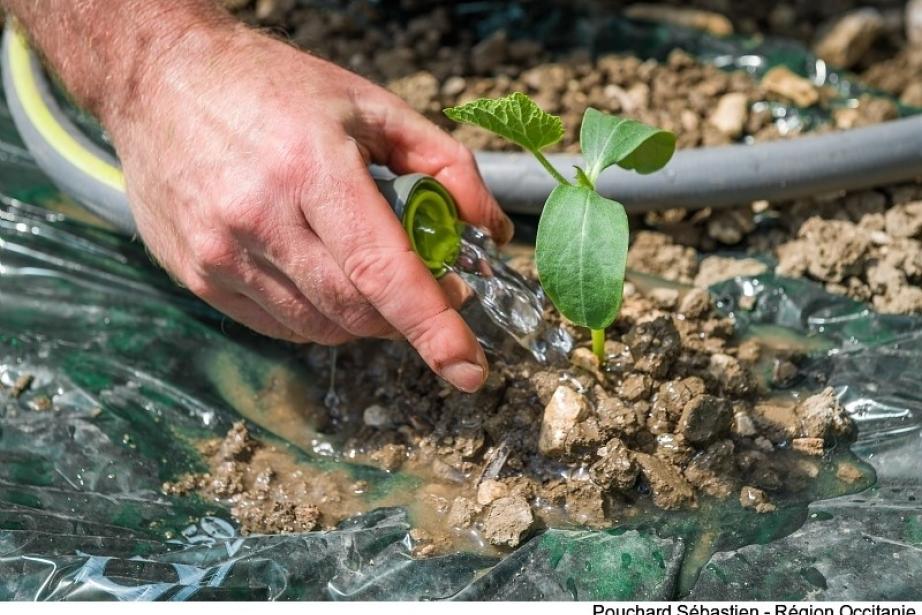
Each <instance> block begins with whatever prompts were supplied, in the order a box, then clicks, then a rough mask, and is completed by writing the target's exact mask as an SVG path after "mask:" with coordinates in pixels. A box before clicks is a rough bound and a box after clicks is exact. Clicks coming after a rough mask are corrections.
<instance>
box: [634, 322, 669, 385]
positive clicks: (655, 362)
mask: <svg viewBox="0 0 922 615" xmlns="http://www.w3.org/2000/svg"><path fill="white" fill-rule="evenodd" d="M623 339H624V341H625V342H626V343H627V345H628V346H630V348H631V355H632V356H633V357H634V369H636V370H637V371H640V372H645V373H648V374H650V375H652V376H654V377H656V378H662V377H665V376H666V375H667V374H668V373H669V370H670V368H671V367H672V365H673V363H675V360H676V358H677V357H678V355H679V349H680V347H681V340H680V337H679V332H678V330H677V329H676V327H675V324H674V323H673V322H672V318H670V317H668V316H659V317H657V318H655V319H653V320H650V321H647V322H642V323H638V324H635V325H634V326H633V327H631V329H630V330H629V331H628V332H627V334H625V336H624V338H623Z"/></svg>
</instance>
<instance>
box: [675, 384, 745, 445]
mask: <svg viewBox="0 0 922 615" xmlns="http://www.w3.org/2000/svg"><path fill="white" fill-rule="evenodd" d="M732 420H733V417H732V415H731V413H730V404H729V403H728V402H727V401H726V400H724V399H720V398H718V397H714V396H713V395H698V396H696V397H694V398H692V400H691V401H689V402H688V403H687V404H686V405H685V409H684V410H683V411H682V417H681V418H680V419H679V425H678V429H677V432H678V433H680V434H682V435H683V436H684V437H685V439H686V440H688V441H689V442H691V443H692V444H696V445H703V444H708V443H709V442H712V441H714V440H715V439H716V438H717V437H719V436H720V435H722V434H724V433H726V432H727V431H728V430H729V429H730V424H731V422H732Z"/></svg>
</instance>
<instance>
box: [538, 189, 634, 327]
mask: <svg viewBox="0 0 922 615" xmlns="http://www.w3.org/2000/svg"><path fill="white" fill-rule="evenodd" d="M627 247H628V222H627V214H625V212H624V207H623V206H622V205H621V203H618V202H616V201H612V200H610V199H606V198H604V197H602V196H599V194H598V193H596V192H594V191H592V190H590V189H588V188H585V187H582V186H557V187H556V188H555V189H554V191H553V192H552V193H551V195H550V196H549V197H548V199H547V203H545V205H544V212H543V213H542V214H541V221H540V222H539V223H538V240H537V245H536V248H535V258H536V260H537V265H538V276H539V277H540V279H541V285H542V286H543V287H544V290H545V292H547V295H548V297H550V299H551V301H553V302H554V305H555V306H557V309H558V310H560V313H561V314H563V315H564V316H566V317H567V318H568V319H570V320H571V321H573V323H574V324H576V325H579V326H582V327H589V328H590V329H604V328H605V327H607V326H608V325H610V324H611V323H612V322H613V321H614V320H615V318H616V317H617V316H618V312H619V311H620V309H621V298H622V292H623V289H624V269H625V265H626V262H627Z"/></svg>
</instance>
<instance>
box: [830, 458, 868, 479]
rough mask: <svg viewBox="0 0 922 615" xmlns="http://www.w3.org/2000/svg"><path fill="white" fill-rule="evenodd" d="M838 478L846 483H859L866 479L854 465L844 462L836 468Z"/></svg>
mask: <svg viewBox="0 0 922 615" xmlns="http://www.w3.org/2000/svg"><path fill="white" fill-rule="evenodd" d="M836 478H838V479H839V480H842V481H845V482H846V483H857V482H858V481H860V480H862V479H864V474H863V473H862V472H861V470H859V469H858V468H856V467H855V465H854V464H852V463H849V462H847V461H843V462H841V463H840V464H839V465H838V467H837V468H836Z"/></svg>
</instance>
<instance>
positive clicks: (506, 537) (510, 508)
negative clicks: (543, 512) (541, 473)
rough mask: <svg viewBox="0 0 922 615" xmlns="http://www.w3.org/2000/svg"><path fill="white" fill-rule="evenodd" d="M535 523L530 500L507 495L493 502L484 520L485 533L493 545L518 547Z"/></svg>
mask: <svg viewBox="0 0 922 615" xmlns="http://www.w3.org/2000/svg"><path fill="white" fill-rule="evenodd" d="M534 523H535V517H534V515H533V514H532V512H531V506H529V504H528V501H527V500H526V499H525V498H523V497H521V496H507V497H504V498H500V499H498V500H496V501H495V502H493V504H492V505H491V506H490V510H489V512H488V513H487V516H486V519H485V520H484V522H483V534H484V536H485V537H486V539H487V540H488V541H489V542H490V544H492V545H496V546H498V547H510V548H513V547H517V546H519V544H520V543H521V542H522V539H523V538H525V536H526V535H527V534H528V532H529V530H531V528H532V526H533V525H534Z"/></svg>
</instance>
